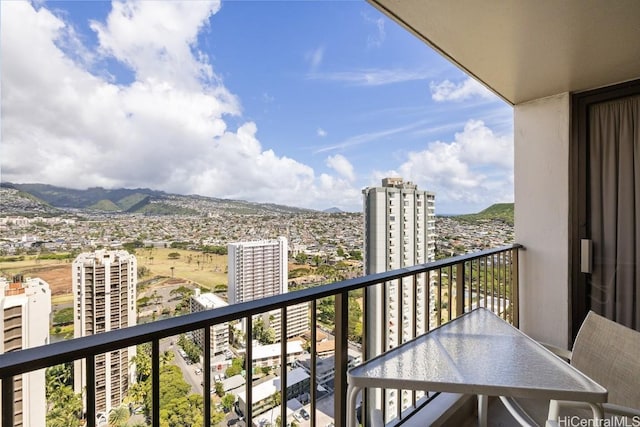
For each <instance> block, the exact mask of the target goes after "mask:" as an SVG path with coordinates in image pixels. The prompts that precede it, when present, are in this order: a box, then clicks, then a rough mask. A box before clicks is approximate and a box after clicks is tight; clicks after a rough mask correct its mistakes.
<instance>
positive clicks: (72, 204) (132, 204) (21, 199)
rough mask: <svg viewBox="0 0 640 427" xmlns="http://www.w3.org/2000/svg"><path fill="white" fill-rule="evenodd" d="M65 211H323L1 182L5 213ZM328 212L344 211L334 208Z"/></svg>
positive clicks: (499, 214) (499, 216)
mask: <svg viewBox="0 0 640 427" xmlns="http://www.w3.org/2000/svg"><path fill="white" fill-rule="evenodd" d="M513 208H514V205H513V203H497V204H494V205H492V206H490V207H488V208H487V209H485V210H483V211H481V212H478V213H475V214H467V215H451V216H450V217H453V218H456V219H458V220H461V221H469V222H472V221H478V220H501V221H503V222H506V223H508V224H511V225H513ZM64 211H86V212H92V213H141V214H147V215H207V214H213V215H215V214H220V213H229V212H231V213H236V214H247V215H273V214H296V213H305V212H307V213H308V212H319V211H314V210H310V209H302V208H296V207H291V206H283V205H278V204H274V203H255V202H247V201H244V200H229V199H219V198H215V197H204V196H198V195H179V194H170V193H165V192H164V191H157V190H151V189H148V188H135V189H127V188H118V189H113V190H109V189H105V188H101V187H93V188H89V189H86V190H74V189H70V188H63V187H56V186H53V185H47V184H14V183H10V182H4V183H0V213H2V214H5V215H25V216H32V215H58V214H60V213H62V212H64ZM322 212H324V213H330V214H335V213H342V212H343V211H341V210H340V209H339V208H336V207H332V208H329V209H325V210H324V211H322Z"/></svg>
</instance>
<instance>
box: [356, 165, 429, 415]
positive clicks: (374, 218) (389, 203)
mask: <svg viewBox="0 0 640 427" xmlns="http://www.w3.org/2000/svg"><path fill="white" fill-rule="evenodd" d="M362 192H363V196H364V197H363V198H364V222H365V224H364V226H365V238H364V246H365V247H364V252H365V274H367V275H369V274H375V273H381V272H385V271H390V270H396V269H400V268H403V267H409V266H413V265H417V264H424V263H427V262H432V261H435V194H434V193H431V192H429V191H424V190H419V189H418V187H417V185H415V184H413V183H411V182H405V181H403V179H402V178H385V179H383V180H382V186H381V187H369V188H365V189H364V190H363V191H362ZM429 283H430V279H429V277H427V275H426V274H425V275H421V276H418V278H417V280H416V283H414V281H413V279H402V280H394V281H390V282H387V283H385V284H384V285H378V286H375V287H371V288H368V289H367V298H368V302H369V303H368V305H367V310H368V311H367V313H366V315H367V323H366V325H365V328H366V334H367V342H369V343H371V344H370V345H369V346H367V352H368V354H367V359H369V358H371V357H374V356H376V355H378V354H380V353H382V352H383V351H386V350H388V349H390V348H394V347H397V346H398V345H400V344H402V343H403V342H406V341H408V340H410V339H411V338H413V337H414V336H416V335H420V334H422V333H424V332H426V328H427V325H428V322H427V321H428V320H429V319H428V316H429V315H430V312H431V310H430V309H429V307H430V305H431V303H432V300H433V297H432V296H431V294H430V286H429ZM414 310H415V315H414V314H413V313H414ZM414 331H415V334H414ZM386 393H387V395H386V396H385V398H384V401H385V402H386V405H387V413H395V412H396V411H397V409H396V405H397V402H398V398H397V396H396V395H395V393H396V391H395V390H389V391H387V392H386ZM377 394H378V395H377V397H376V399H382V396H381V395H380V394H379V393H377ZM404 397H406V399H405V398H404ZM404 397H403V404H402V407H403V408H404V407H405V403H404V401H405V400H406V404H407V405H408V404H409V401H410V399H409V394H408V393H407V396H404Z"/></svg>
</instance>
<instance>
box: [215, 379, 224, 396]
mask: <svg viewBox="0 0 640 427" xmlns="http://www.w3.org/2000/svg"><path fill="white" fill-rule="evenodd" d="M215 387H216V394H217V395H218V396H220V397H222V396H224V386H223V385H222V383H221V382H220V381H216V385H215Z"/></svg>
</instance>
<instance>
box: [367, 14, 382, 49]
mask: <svg viewBox="0 0 640 427" xmlns="http://www.w3.org/2000/svg"><path fill="white" fill-rule="evenodd" d="M362 16H363V17H364V20H365V21H366V22H368V23H370V24H373V25H374V26H375V32H374V33H373V34H369V35H368V36H367V48H374V47H380V46H382V43H384V40H385V39H386V38H387V33H386V32H385V29H384V19H383V18H382V17H380V18H371V17H369V16H368V15H367V14H363V15H362Z"/></svg>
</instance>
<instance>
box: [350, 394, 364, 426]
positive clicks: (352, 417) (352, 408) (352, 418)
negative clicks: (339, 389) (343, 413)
mask: <svg viewBox="0 0 640 427" xmlns="http://www.w3.org/2000/svg"><path fill="white" fill-rule="evenodd" d="M359 391H360V387H355V386H352V385H351V384H349V385H348V386H347V427H357V425H358V420H357V419H356V412H357V411H356V398H357V397H358V392H359ZM363 416H364V414H363Z"/></svg>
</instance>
